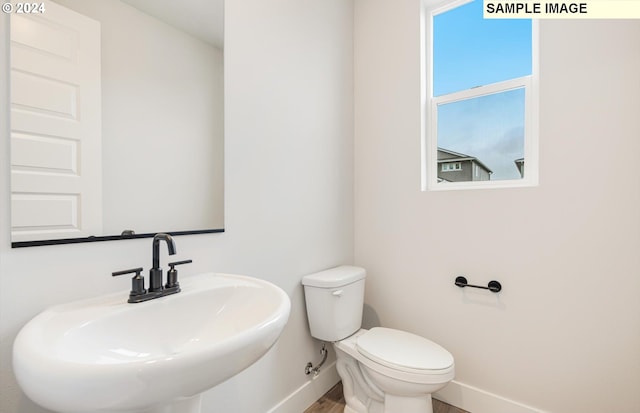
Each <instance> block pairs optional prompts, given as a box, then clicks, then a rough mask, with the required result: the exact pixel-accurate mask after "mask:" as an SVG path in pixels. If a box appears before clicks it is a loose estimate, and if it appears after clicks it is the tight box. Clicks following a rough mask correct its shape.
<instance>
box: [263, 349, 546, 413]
mask: <svg viewBox="0 0 640 413" xmlns="http://www.w3.org/2000/svg"><path fill="white" fill-rule="evenodd" d="M339 381H340V377H339V376H338V372H337V370H336V362H335V361H334V362H333V363H331V364H329V365H327V366H326V367H324V368H323V369H322V370H321V371H320V373H319V374H318V375H317V376H316V377H315V378H313V379H310V380H309V381H307V382H306V383H304V384H303V385H302V386H300V387H299V388H297V389H296V390H295V391H294V392H293V393H291V394H290V395H289V396H287V397H286V398H285V399H284V400H282V401H281V402H280V403H278V404H277V405H276V406H274V407H273V408H271V409H270V410H269V411H268V412H267V413H301V412H304V411H305V410H306V409H307V408H308V407H309V406H311V405H312V404H313V403H315V402H316V401H317V400H318V399H320V398H321V397H322V396H323V395H324V394H325V393H326V392H328V391H329V389H331V388H332V387H333V386H334V385H335V384H336V383H338V382H339ZM433 397H434V398H436V399H438V400H441V401H443V402H445V403H448V404H450V405H452V406H456V407H458V408H460V409H463V410H466V411H468V412H472V413H548V412H546V411H544V410H540V409H536V408H535V407H531V406H527V405H525V404H522V403H518V402H516V401H513V400H509V399H507V398H504V397H502V396H498V395H497V394H493V393H489V392H487V391H484V390H481V389H479V388H477V387H473V386H470V385H468V384H464V383H461V382H458V381H456V380H453V381H452V382H451V383H449V384H448V385H447V386H446V387H445V388H443V389H442V390H440V391H438V392H437V393H434V394H433Z"/></svg>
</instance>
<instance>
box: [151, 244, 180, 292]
mask: <svg viewBox="0 0 640 413" xmlns="http://www.w3.org/2000/svg"><path fill="white" fill-rule="evenodd" d="M160 241H166V242H167V247H168V248H169V255H174V254H175V253H176V243H175V242H174V241H173V238H171V235H169V234H156V235H155V236H154V237H153V245H152V247H153V266H152V267H151V269H150V270H149V292H158V291H162V290H164V287H163V286H162V268H160Z"/></svg>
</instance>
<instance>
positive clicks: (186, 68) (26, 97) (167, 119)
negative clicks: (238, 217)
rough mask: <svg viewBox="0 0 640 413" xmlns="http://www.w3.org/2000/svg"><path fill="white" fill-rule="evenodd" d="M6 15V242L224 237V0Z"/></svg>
mask: <svg viewBox="0 0 640 413" xmlns="http://www.w3.org/2000/svg"><path fill="white" fill-rule="evenodd" d="M44 5H45V6H44V7H45V8H44V12H41V13H33V14H15V13H14V14H12V15H11V48H10V49H11V187H12V194H11V196H12V213H11V215H12V217H11V221H12V246H13V247H24V246H34V245H49V244H58V243H75V242H85V241H102V240H114V239H123V238H138V237H148V236H153V234H155V233H158V232H167V233H170V234H173V235H181V234H192V233H202V232H222V231H224V229H223V228H224V210H223V208H224V188H223V182H224V178H223V173H224V168H223V161H224V146H223V145H224V127H223V121H224V115H223V106H224V99H223V85H224V81H223V78H224V73H223V66H224V64H223V27H222V25H223V0H215V1H212V0H189V1H185V0H182V1H180V2H172V1H169V0H122V1H120V0H108V1H105V0H56V1H55V2H51V1H45V2H44Z"/></svg>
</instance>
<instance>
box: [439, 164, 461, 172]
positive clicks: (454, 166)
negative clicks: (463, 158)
mask: <svg viewBox="0 0 640 413" xmlns="http://www.w3.org/2000/svg"><path fill="white" fill-rule="evenodd" d="M460 170H462V164H461V163H460V162H447V163H443V164H442V172H448V171H460Z"/></svg>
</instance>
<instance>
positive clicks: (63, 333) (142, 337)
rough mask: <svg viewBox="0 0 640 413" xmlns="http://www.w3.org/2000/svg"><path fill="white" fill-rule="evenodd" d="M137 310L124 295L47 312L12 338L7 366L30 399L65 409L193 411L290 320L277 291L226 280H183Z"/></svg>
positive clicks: (245, 280)
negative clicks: (175, 289)
mask: <svg viewBox="0 0 640 413" xmlns="http://www.w3.org/2000/svg"><path fill="white" fill-rule="evenodd" d="M180 286H181V287H182V292H180V293H179V294H175V295H169V296H166V297H162V298H158V299H155V300H151V301H147V302H144V303H139V304H128V303H127V294H128V293H127V292H124V293H119V294H112V295H106V296H102V297H97V298H93V299H89V300H83V301H78V302H73V303H69V304H63V305H59V306H55V307H52V308H49V309H47V310H45V311H43V312H42V313H40V314H39V315H38V316H36V317H35V318H34V319H32V320H31V321H30V322H29V323H27V324H26V325H25V326H24V327H23V329H22V330H21V331H20V333H19V334H18V336H17V338H16V340H15V343H14V351H13V364H14V370H15V374H16V378H17V380H18V383H19V384H20V386H21V387H22V389H23V390H24V392H25V393H26V395H27V396H29V398H31V399H32V400H33V401H34V402H36V403H37V404H39V405H41V406H42V407H45V408H47V409H49V410H53V411H56V412H62V413H76V412H77V413H93V412H96V413H97V412H100V413H106V412H144V413H156V412H158V413H159V412H162V413H174V412H175V413H178V412H180V413H197V412H199V411H200V393H202V392H203V391H205V390H207V389H210V388H211V387H213V386H215V385H217V384H219V383H220V382H222V381H224V380H226V379H228V378H230V377H232V376H234V375H236V374H237V373H239V372H240V371H242V370H244V369H245V368H247V367H248V366H250V365H251V364H253V363H254V362H255V361H257V360H258V359H259V358H260V357H262V356H263V355H264V354H265V353H266V352H267V350H268V349H269V348H270V347H271V346H272V345H273V344H274V343H275V341H276V340H277V339H278V337H279V336H280V333H281V332H282V329H283V328H284V325H285V324H286V322H287V320H288V317H289V310H290V306H291V304H290V301H289V297H288V296H287V295H286V294H285V293H284V291H282V290H281V289H280V288H278V287H277V286H275V285H273V284H271V283H269V282H266V281H262V280H259V279H255V278H251V277H245V276H240V275H231V274H214V273H207V274H200V275H195V276H191V277H184V278H183V279H182V280H180Z"/></svg>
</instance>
